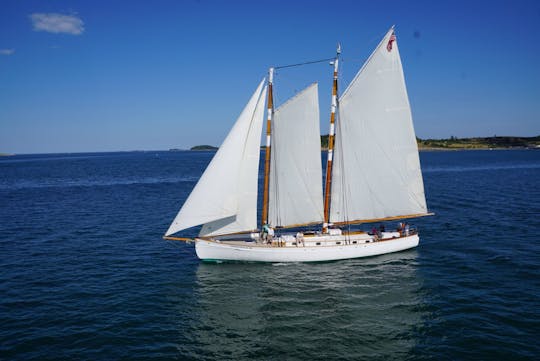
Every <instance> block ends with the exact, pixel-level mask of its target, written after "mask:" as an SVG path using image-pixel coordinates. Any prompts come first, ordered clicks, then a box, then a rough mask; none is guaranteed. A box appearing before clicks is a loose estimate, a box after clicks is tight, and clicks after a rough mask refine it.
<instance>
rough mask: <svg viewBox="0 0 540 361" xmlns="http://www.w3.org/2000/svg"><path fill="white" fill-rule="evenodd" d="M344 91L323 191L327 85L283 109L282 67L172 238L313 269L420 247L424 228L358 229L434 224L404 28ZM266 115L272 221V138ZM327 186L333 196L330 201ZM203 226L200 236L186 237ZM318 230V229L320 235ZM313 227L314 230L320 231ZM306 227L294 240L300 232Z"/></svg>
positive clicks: (263, 87)
mask: <svg viewBox="0 0 540 361" xmlns="http://www.w3.org/2000/svg"><path fill="white" fill-rule="evenodd" d="M340 52H341V50H340V47H339V46H338V50H337V53H336V56H335V58H334V59H333V62H332V63H331V64H333V68H334V73H333V86H332V103H331V115H330V131H329V135H328V156H327V164H326V177H325V182H324V187H323V173H322V167H321V138H320V129H319V104H318V85H317V84H316V83H314V84H312V85H310V86H308V87H307V88H306V89H304V90H302V91H301V92H299V93H298V94H296V95H295V96H294V97H292V98H291V99H289V100H288V101H286V102H285V103H284V104H283V105H281V106H280V107H278V108H276V109H274V99H273V96H274V94H273V82H274V79H273V78H274V77H273V75H274V68H270V70H269V76H268V81H266V79H263V80H262V81H261V82H260V84H259V86H258V87H257V89H256V90H255V92H254V93H253V95H252V96H251V98H250V100H249V101H248V103H247V105H246V106H245V108H244V109H243V111H242V113H241V114H240V116H239V117H238V119H237V120H236V123H235V124H234V125H233V127H232V129H231V131H230V132H229V134H228V135H227V137H226V138H225V140H224V142H223V144H222V145H221V147H220V148H219V150H218V151H217V152H216V154H215V156H214V158H213V159H212V161H211V162H210V164H209V165H208V167H207V168H206V170H205V171H204V173H203V175H202V176H201V178H200V179H199V181H198V183H197V184H196V186H195V188H194V189H193V191H192V192H191V194H190V195H189V197H188V198H187V200H186V201H185V203H184V205H183V206H182V208H181V209H180V211H179V212H178V215H177V216H176V218H175V219H174V221H173V222H172V224H171V225H170V227H169V229H168V230H167V232H166V233H165V236H164V238H165V239H168V240H183V241H193V242H194V243H195V250H196V253H197V256H198V257H199V258H200V259H203V260H235V261H260V262H310V261H330V260H339V259H347V258H357V257H366V256H374V255H379V254H384V253H390V252H397V251H401V250H405V249H409V248H413V247H416V246H417V245H418V243H419V237H418V233H417V231H416V230H413V229H409V227H408V226H407V227H400V228H399V229H397V230H392V231H386V230H384V229H383V228H382V227H381V230H377V231H372V232H366V231H361V230H354V229H352V228H351V225H354V224H361V223H373V222H383V221H389V220H400V219H406V218H415V217H421V216H426V215H430V214H431V213H428V211H427V205H426V199H425V195H424V185H423V180H422V173H421V169H420V161H419V156H418V148H417V144H416V137H415V133H414V129H413V123H412V116H411V110H410V105H409V99H408V96H407V90H406V87H405V80H404V76H403V69H402V65H401V58H400V55H399V49H398V46H397V41H396V36H395V33H394V28H393V27H392V28H391V29H390V30H389V31H388V32H387V34H386V35H385V36H384V38H383V39H382V40H381V42H380V43H379V45H378V46H377V47H376V48H375V50H374V51H373V53H372V54H371V56H370V57H369V58H368V60H367V61H366V62H365V64H364V65H363V66H362V68H361V69H360V70H359V71H358V73H357V74H356V76H355V77H354V79H353V80H352V81H351V83H350V84H349V86H348V87H347V88H346V89H345V91H344V92H343V93H341V94H339V93H338V70H339V62H340ZM265 111H266V151H265V159H264V182H263V197H262V199H263V201H262V211H261V215H262V216H261V223H260V224H259V226H258V224H257V197H258V194H257V189H258V170H259V158H260V153H261V152H260V138H261V134H262V130H263V122H264V117H265ZM323 189H324V193H323ZM199 225H202V227H201V230H200V233H199V236H198V237H195V238H194V239H191V238H184V237H175V236H173V235H174V234H175V233H177V232H179V231H182V230H184V229H187V228H191V227H195V226H199ZM317 225H319V226H318V228H316V229H315V228H313V227H315V226H317ZM309 227H312V228H309ZM291 228H292V229H295V230H294V231H290V230H289V231H288V229H291Z"/></svg>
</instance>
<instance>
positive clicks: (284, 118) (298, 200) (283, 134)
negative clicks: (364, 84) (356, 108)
mask: <svg viewBox="0 0 540 361" xmlns="http://www.w3.org/2000/svg"><path fill="white" fill-rule="evenodd" d="M269 188H270V189H269V190H270V195H269V200H268V201H269V205H268V207H269V210H268V212H269V223H270V224H271V225H272V226H274V227H275V226H291V225H295V224H305V223H311V222H322V220H323V197H322V169H321V138H320V128H319V98H318V87H317V84H316V83H315V84H312V85H310V86H309V87H307V88H306V89H304V90H303V91H302V92H300V93H299V94H297V95H296V96H294V97H293V98H291V99H289V100H288V101H287V102H286V103H285V104H283V105H282V106H281V107H279V108H278V109H276V110H275V112H274V118H273V123H272V152H271V166H270V186H269Z"/></svg>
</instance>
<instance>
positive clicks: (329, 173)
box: [323, 44, 341, 233]
mask: <svg viewBox="0 0 540 361" xmlns="http://www.w3.org/2000/svg"><path fill="white" fill-rule="evenodd" d="M340 54H341V45H340V44H338V46H337V49H336V58H335V59H334V61H333V65H334V80H333V83H332V105H331V107H330V131H329V132H328V158H327V161H326V181H325V185H324V223H323V233H326V232H328V224H329V221H330V202H331V197H330V195H331V190H332V166H333V163H332V160H333V155H334V138H335V137H334V135H335V122H336V110H337V102H338V96H337V93H338V69H339V55H340Z"/></svg>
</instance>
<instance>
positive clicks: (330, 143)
mask: <svg viewBox="0 0 540 361" xmlns="http://www.w3.org/2000/svg"><path fill="white" fill-rule="evenodd" d="M340 54H341V45H340V44H338V46H337V49H336V58H335V59H334V62H333V64H334V81H333V85H332V106H331V108H330V131H329V132H328V160H327V162H326V182H325V186H324V223H323V233H326V232H327V231H328V223H329V220H330V202H331V199H330V191H331V188H332V159H333V155H334V134H335V121H336V109H337V92H338V67H339V55H340ZM269 94H270V93H269ZM269 96H270V95H269Z"/></svg>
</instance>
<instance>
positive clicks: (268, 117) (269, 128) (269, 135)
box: [261, 68, 274, 229]
mask: <svg viewBox="0 0 540 361" xmlns="http://www.w3.org/2000/svg"><path fill="white" fill-rule="evenodd" d="M273 82H274V68H270V69H269V70H268V101H267V103H268V104H267V115H266V151H265V156H264V190H263V205H262V215H261V229H262V227H263V226H264V225H265V224H267V223H268V188H269V180H270V152H271V149H270V143H271V142H270V141H271V138H272V117H273V115H274V94H273V89H272V84H273Z"/></svg>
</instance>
